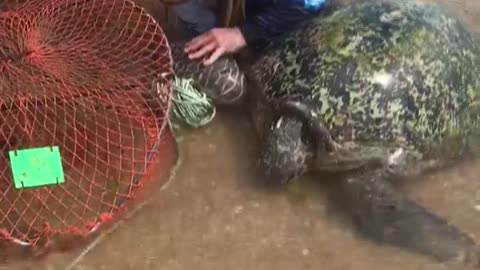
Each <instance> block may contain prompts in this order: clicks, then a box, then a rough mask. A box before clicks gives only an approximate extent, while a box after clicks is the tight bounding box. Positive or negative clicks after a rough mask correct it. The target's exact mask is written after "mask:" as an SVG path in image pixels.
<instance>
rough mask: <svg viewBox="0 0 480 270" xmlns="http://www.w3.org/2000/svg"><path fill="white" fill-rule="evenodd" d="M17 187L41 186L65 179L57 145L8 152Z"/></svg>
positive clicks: (54, 183) (59, 182)
mask: <svg viewBox="0 0 480 270" xmlns="http://www.w3.org/2000/svg"><path fill="white" fill-rule="evenodd" d="M8 155H9V157H10V163H11V166H12V174H13V182H14V183H15V188H17V189H21V188H29V187H41V186H47V185H56V184H61V183H63V182H64V181H65V179H64V174H63V166H62V158H61V156H60V150H59V149H58V147H57V146H54V147H42V148H30V149H23V150H14V151H10V152H8Z"/></svg>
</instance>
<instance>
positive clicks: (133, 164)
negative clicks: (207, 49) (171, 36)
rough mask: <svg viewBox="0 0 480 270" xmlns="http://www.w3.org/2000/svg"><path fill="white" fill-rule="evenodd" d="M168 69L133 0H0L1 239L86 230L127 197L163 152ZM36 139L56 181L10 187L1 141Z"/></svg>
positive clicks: (9, 144)
mask: <svg viewBox="0 0 480 270" xmlns="http://www.w3.org/2000/svg"><path fill="white" fill-rule="evenodd" d="M172 74H173V71H172V67H171V57H170V50H169V48H168V45H167V41H166V39H165V37H164V34H163V31H162V29H161V28H160V26H159V25H158V24H157V23H156V22H155V21H154V19H153V18H152V17H150V16H149V15H148V14H146V12H145V11H144V10H143V9H142V8H140V7H138V6H136V5H135V4H134V3H132V2H129V1H125V0H102V1H96V0H30V1H27V0H24V1H20V0H18V1H1V0H0V147H1V152H0V240H1V239H2V238H4V239H8V240H13V241H15V242H18V243H22V244H26V245H39V244H40V243H44V241H43V240H44V239H48V238H50V237H51V236H54V235H62V234H66V235H72V234H74V235H85V234H88V233H89V232H91V231H93V230H95V229H96V228H97V227H98V225H99V224H101V223H102V222H103V221H105V220H106V219H108V218H110V217H111V216H112V215H113V214H114V213H115V212H116V211H117V210H119V209H120V208H121V207H122V206H123V204H124V202H126V201H128V200H129V199H131V198H132V197H133V195H134V193H135V192H136V191H138V187H140V186H141V185H142V183H143V182H142V181H143V180H144V179H145V177H146V175H147V173H151V167H152V164H154V163H155V164H156V165H158V164H159V159H163V158H164V156H165V155H168V154H170V155H174V154H173V152H172V153H165V151H164V150H163V149H166V148H168V147H164V146H165V145H167V146H168V145H170V146H171V145H173V144H174V141H173V140H172V138H171V136H170V129H169V128H168V127H169V126H168V121H166V119H167V117H166V115H167V113H168V105H169V104H170V93H169V89H170V87H169V78H170V76H171V75H172ZM44 146H58V147H59V149H60V152H61V155H62V162H63V168H64V174H65V183H64V184H60V185H51V186H44V187H39V188H28V189H16V188H15V187H14V184H13V179H12V178H13V176H12V171H11V168H10V167H11V166H10V164H11V163H10V159H9V156H8V153H9V151H11V150H17V149H26V148H32V147H44ZM162 151H163V152H162ZM160 165H161V164H160ZM170 165H171V164H170ZM170 165H169V166H170ZM160 167H161V166H160ZM155 168H158V166H156V167H155ZM165 169H167V168H165Z"/></svg>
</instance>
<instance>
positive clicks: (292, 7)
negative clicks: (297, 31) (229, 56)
mask: <svg viewBox="0 0 480 270" xmlns="http://www.w3.org/2000/svg"><path fill="white" fill-rule="evenodd" d="M326 1H327V0H289V1H287V0H284V1H281V2H280V3H279V4H277V5H275V6H273V7H271V8H269V9H267V10H266V11H265V12H263V13H261V14H259V15H257V16H254V17H252V18H249V19H247V21H246V23H245V24H244V25H243V26H242V27H240V31H241V32H242V35H243V37H244V38H245V41H246V42H247V45H248V46H257V45H260V44H262V43H263V42H264V41H267V40H269V39H271V38H274V37H277V36H278V35H281V34H282V33H284V32H286V31H288V30H290V29H291V28H292V27H294V26H295V25H298V23H300V22H302V21H304V20H305V18H308V17H311V16H313V15H314V14H315V13H316V12H317V11H319V10H320V9H321V8H322V7H323V6H324V4H325V3H326Z"/></svg>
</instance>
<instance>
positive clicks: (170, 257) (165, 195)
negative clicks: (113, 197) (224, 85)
mask: <svg viewBox="0 0 480 270" xmlns="http://www.w3.org/2000/svg"><path fill="white" fill-rule="evenodd" d="M144 1H146V2H145V5H146V6H147V7H149V9H150V10H152V12H153V11H154V10H155V8H158V6H156V5H155V3H151V2H150V0H144ZM151 1H154V0H151ZM445 2H446V1H445ZM457 2H458V3H457ZM472 2H473V1H472ZM450 4H452V6H454V7H456V8H457V10H459V9H458V7H461V6H462V5H463V4H462V3H460V1H456V2H452V1H450ZM468 5H472V6H470V8H463V7H462V8H463V10H468V11H469V13H468V14H467V13H464V14H466V15H465V16H464V18H466V19H468V20H469V22H468V23H469V24H470V25H474V23H475V20H477V21H476V23H478V25H480V21H478V20H480V12H479V10H480V6H479V5H478V2H477V4H475V5H476V6H473V4H468ZM475 10H476V11H475ZM474 12H476V13H474ZM472 14H473V15H472ZM469 16H470V17H469ZM254 141H255V140H254V136H253V133H252V132H251V128H250V125H249V123H248V121H247V120H246V119H244V118H243V116H241V115H239V114H238V113H237V114H235V113H231V112H228V113H220V114H219V115H218V117H217V119H216V120H215V121H214V122H213V123H212V124H211V125H209V126H208V127H206V128H202V129H199V130H196V131H194V132H192V133H191V134H189V135H187V136H186V137H185V138H184V140H183V141H182V143H181V144H180V148H181V155H180V158H181V166H180V168H179V169H178V171H177V174H176V176H175V177H174V178H173V180H172V181H171V182H170V183H169V184H168V185H167V186H165V187H164V188H163V189H158V190H156V191H155V192H154V193H153V194H152V196H151V197H150V199H149V200H148V202H147V203H146V205H144V206H143V207H141V208H140V210H139V211H137V212H136V213H135V214H134V215H132V216H130V217H129V218H127V219H126V220H124V221H122V222H121V225H120V226H118V227H117V228H116V229H115V230H113V231H112V232H109V233H104V234H102V236H101V237H100V238H99V240H98V241H97V242H95V244H92V245H91V246H90V247H91V249H88V250H86V251H85V250H75V251H71V252H68V253H63V254H52V255H50V256H49V257H46V258H44V259H41V260H35V261H34V260H30V259H27V258H25V259H22V260H15V261H10V262H8V263H3V264H0V269H1V270H4V269H5V270H7V269H8V270H27V269H32V270H57V269H58V270H61V269H71V270H73V269H75V270H101V269H107V270H110V269H112V270H113V269H116V270H129V269H132V270H139V269H142V270H149V269H152V270H153V269H155V270H164V269H165V270H177V269H178V270H184V269H196V270H215V269H222V270H224V269H234V270H236V269H259V270H269V269H272V270H274V269H275V270H278V269H282V270H283V269H302V270H309V269H326V270H377V269H378V270H380V269H382V270H383V269H388V270H397V269H398V270H405V269H408V270H410V269H412V270H416V269H418V270H420V269H422V270H440V269H452V268H449V267H446V266H443V265H439V264H436V263H434V262H432V261H430V260H429V259H427V258H423V257H420V256H416V255H413V254H409V253H405V252H403V251H401V250H398V249H395V248H391V247H381V246H377V245H373V244H371V243H369V242H366V241H363V240H361V239H358V238H357V237H355V235H353V234H352V233H351V231H350V230H349V225H348V224H346V223H345V222H344V221H343V220H342V218H341V216H340V215H338V214H337V213H334V212H332V211H330V209H331V208H330V206H331V205H330V201H329V200H328V194H329V193H330V191H331V190H330V186H329V185H328V184H325V185H318V184H315V183H318V182H320V181H319V180H318V179H304V180H302V181H300V182H298V183H297V184H295V185H293V186H292V187H290V190H289V191H290V192H288V191H287V192H278V193H273V192H268V191H266V190H263V189H261V188H259V186H258V185H256V182H257V181H258V179H259V176H258V175H257V173H256V170H255V162H254V161H255V160H254V156H255V143H254ZM477 168H478V164H465V165H463V166H460V167H458V168H455V169H452V170H449V171H445V172H441V173H438V174H436V175H432V176H429V177H426V179H423V180H422V181H419V182H418V183H415V184H412V185H409V186H408V187H406V190H405V191H406V192H407V193H408V194H410V196H412V197H413V198H415V199H416V200H417V201H419V202H421V203H423V204H424V205H426V206H428V207H430V208H431V209H433V211H435V212H437V213H438V214H440V215H441V216H444V217H446V218H448V219H449V220H451V221H452V222H453V223H454V224H456V225H457V226H458V227H460V228H462V229H463V230H465V231H468V232H470V233H471V234H472V235H473V236H474V237H476V238H477V240H480V212H479V210H480V191H479V190H480V181H479V180H478V173H479V172H480V170H479V169H477ZM329 180H332V179H323V180H322V182H323V181H324V182H328V181H329ZM459 269H461V268H459Z"/></svg>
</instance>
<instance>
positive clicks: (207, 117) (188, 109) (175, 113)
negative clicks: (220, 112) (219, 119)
mask: <svg viewBox="0 0 480 270" xmlns="http://www.w3.org/2000/svg"><path fill="white" fill-rule="evenodd" d="M173 87H174V89H173V91H172V92H173V107H172V114H171V120H172V124H173V126H174V127H179V126H189V127H193V128H198V127H202V126H205V125H207V124H208V123H210V122H211V121H212V120H213V118H214V117H215V114H216V109H215V106H214V104H213V102H212V100H211V99H210V98H209V97H208V96H207V95H206V94H205V93H203V92H200V91H198V90H197V89H195V88H194V87H193V85H192V80H191V79H185V78H179V77H175V79H174V81H173Z"/></svg>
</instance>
